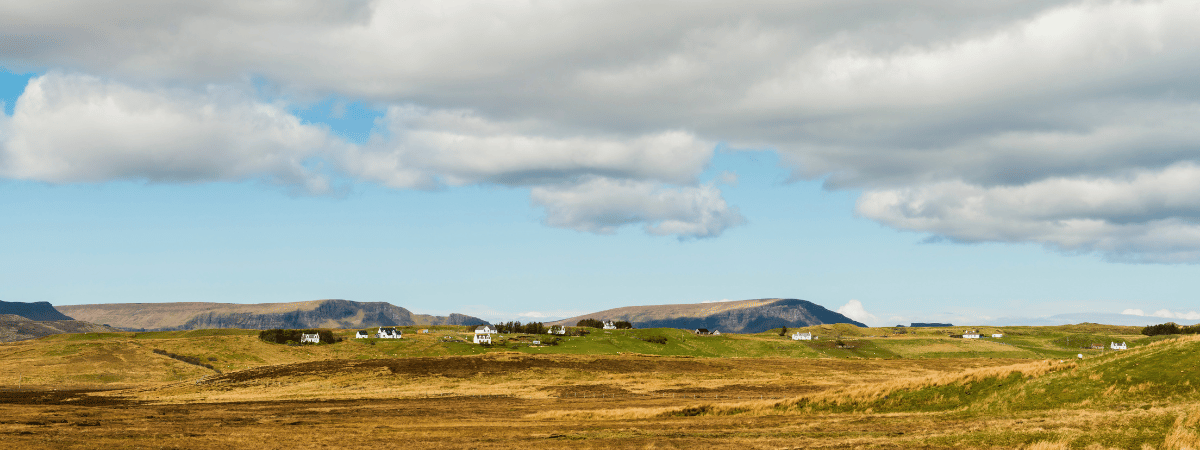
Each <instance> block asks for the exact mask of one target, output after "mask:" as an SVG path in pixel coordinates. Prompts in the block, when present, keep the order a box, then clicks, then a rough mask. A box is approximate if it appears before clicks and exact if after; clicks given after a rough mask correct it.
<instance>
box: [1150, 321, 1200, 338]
mask: <svg viewBox="0 0 1200 450" xmlns="http://www.w3.org/2000/svg"><path fill="white" fill-rule="evenodd" d="M1142 334H1144V335H1146V336H1158V335H1164V334H1200V324H1196V325H1191V326H1182V327H1181V326H1179V325H1178V324H1176V323H1175V322H1167V323H1160V324H1158V325H1150V326H1148V327H1146V328H1142Z"/></svg>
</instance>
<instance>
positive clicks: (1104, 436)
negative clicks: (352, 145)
mask: <svg viewBox="0 0 1200 450" xmlns="http://www.w3.org/2000/svg"><path fill="white" fill-rule="evenodd" d="M420 329H428V330H429V333H419V332H418V331H419V330H420ZM978 329H979V330H980V331H981V332H983V333H984V334H985V335H990V334H991V333H993V332H996V333H1002V334H1003V335H1004V336H1003V337H1001V338H986V339H978V340H975V339H961V338H953V337H950V336H948V334H952V333H954V332H961V331H962V329H961V327H959V328H955V329H946V328H861V327H855V326H852V325H844V324H842V325H819V326H813V327H806V328H803V329H796V330H789V332H791V331H809V332H812V333H813V334H815V335H817V336H818V337H819V339H818V340H814V341H792V340H790V339H789V338H787V337H785V336H780V335H779V330H772V331H770V332H765V333H758V334H724V335H721V336H695V335H693V334H691V333H689V332H687V331H685V330H676V329H635V330H592V331H591V333H590V334H588V335H586V336H570V337H560V338H559V339H560V340H559V341H557V343H556V345H548V343H549V342H553V339H554V337H552V336H547V335H519V334H507V335H502V336H500V337H499V338H497V339H496V343H495V345H492V346H480V345H475V344H471V343H470V333H469V332H468V331H467V330H466V328H465V327H459V326H433V327H401V330H402V331H403V332H404V338H403V339H399V340H388V339H353V338H351V336H352V335H353V333H354V330H336V334H338V335H339V336H340V337H342V338H343V340H342V341H341V342H335V343H323V344H317V345H299V346H292V345H281V344H274V343H268V342H264V341H262V340H260V339H259V338H258V334H259V331H257V330H236V329H219V330H192V331H165V332H139V333H133V332H112V333H76V334H58V335H53V336H47V337H43V338H39V339H34V340H29V341H22V342H14V343H5V344H0V444H4V445H5V446H6V447H8V448H98V447H114V448H230V447H234V446H242V447H246V448H255V449H259V448H343V447H354V446H368V445H389V446H396V447H403V448H513V447H517V446H536V447H540V448H611V447H623V448H695V447H708V448H1041V449H1058V448H1088V449H1107V448H1115V449H1130V448H1131V449H1182V448H1198V447H1200V430H1198V427H1200V396H1198V395H1197V391H1196V389H1197V386H1196V385H1197V383H1200V378H1198V377H1197V375H1196V374H1197V372H1196V366H1197V362H1200V356H1198V352H1197V350H1200V337H1197V336H1183V337H1181V336H1169V335H1168V336H1143V335H1141V334H1139V331H1140V328H1135V327H1118V326H1105V325H1094V324H1081V325H1071V326H1056V327H1002V328H992V327H984V328H978ZM535 341H538V343H535ZM1113 341H1115V342H1127V343H1128V344H1129V349H1128V350H1123V351H1114V350H1108V349H1107V348H1106V347H1107V345H1108V344H1109V342H1113ZM1093 346H1097V347H1101V348H1098V349H1096V348H1092V347H1093ZM1079 355H1082V356H1083V357H1082V358H1080V357H1079Z"/></svg>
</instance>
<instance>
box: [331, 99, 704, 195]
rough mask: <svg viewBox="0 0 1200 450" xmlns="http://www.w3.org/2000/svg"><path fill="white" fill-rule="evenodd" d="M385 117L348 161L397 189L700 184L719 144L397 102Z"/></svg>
mask: <svg viewBox="0 0 1200 450" xmlns="http://www.w3.org/2000/svg"><path fill="white" fill-rule="evenodd" d="M381 121H382V122H383V124H384V126H385V128H384V131H385V133H386V135H387V138H386V139H377V140H375V141H373V142H372V144H371V145H368V146H367V147H365V148H364V149H362V151H359V152H355V153H354V154H352V155H349V156H348V157H347V158H346V159H345V161H344V164H345V165H346V166H347V167H348V171H350V172H352V173H355V174H357V175H358V176H360V177H361V178H364V179H371V180H377V181H379V182H382V183H384V184H386V185H389V186H393V187H429V186H433V185H439V184H448V185H453V186H459V185H466V184H476V183H495V184H502V185H509V186H530V185H541V184H546V183H560V182H564V181H570V180H574V179H578V178H581V177H584V176H607V177H614V178H621V179H630V180H657V181H664V182H672V183H692V182H695V177H696V175H698V174H699V172H700V171H702V170H703V169H704V167H705V166H706V165H707V164H708V162H709V160H710V159H711V158H712V153H713V148H714V147H715V143H712V142H705V141H703V140H700V139H699V138H697V137H696V136H695V135H693V134H691V133H687V132H683V131H664V132H658V133H653V134H646V135H636V136H589V135H566V136H556V135H553V134H547V133H543V132H541V131H542V130H541V128H542V125H541V124H539V123H537V122H535V121H530V120H526V121H495V120H488V119H485V118H483V117H480V116H478V115H476V114H473V113H471V112H469V111H461V110H428V109H424V108H418V107H413V106H407V107H392V108H390V109H389V110H388V112H387V115H386V116H385V117H384V118H383V119H382V120H381Z"/></svg>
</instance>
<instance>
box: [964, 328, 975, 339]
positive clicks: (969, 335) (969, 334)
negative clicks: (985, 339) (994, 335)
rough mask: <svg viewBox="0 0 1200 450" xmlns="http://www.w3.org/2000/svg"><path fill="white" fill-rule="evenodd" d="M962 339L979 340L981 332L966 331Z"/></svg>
mask: <svg viewBox="0 0 1200 450" xmlns="http://www.w3.org/2000/svg"><path fill="white" fill-rule="evenodd" d="M962 337H963V339H979V332H978V331H975V330H970V331H964V332H963V334H962Z"/></svg>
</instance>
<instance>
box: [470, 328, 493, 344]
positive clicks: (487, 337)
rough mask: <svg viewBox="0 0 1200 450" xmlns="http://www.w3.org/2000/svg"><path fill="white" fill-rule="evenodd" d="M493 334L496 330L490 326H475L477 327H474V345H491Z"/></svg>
mask: <svg viewBox="0 0 1200 450" xmlns="http://www.w3.org/2000/svg"><path fill="white" fill-rule="evenodd" d="M495 332H496V329H495V328H492V327H490V326H487V325H480V326H477V327H475V340H474V342H475V343H476V344H491V343H492V333H495Z"/></svg>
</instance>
